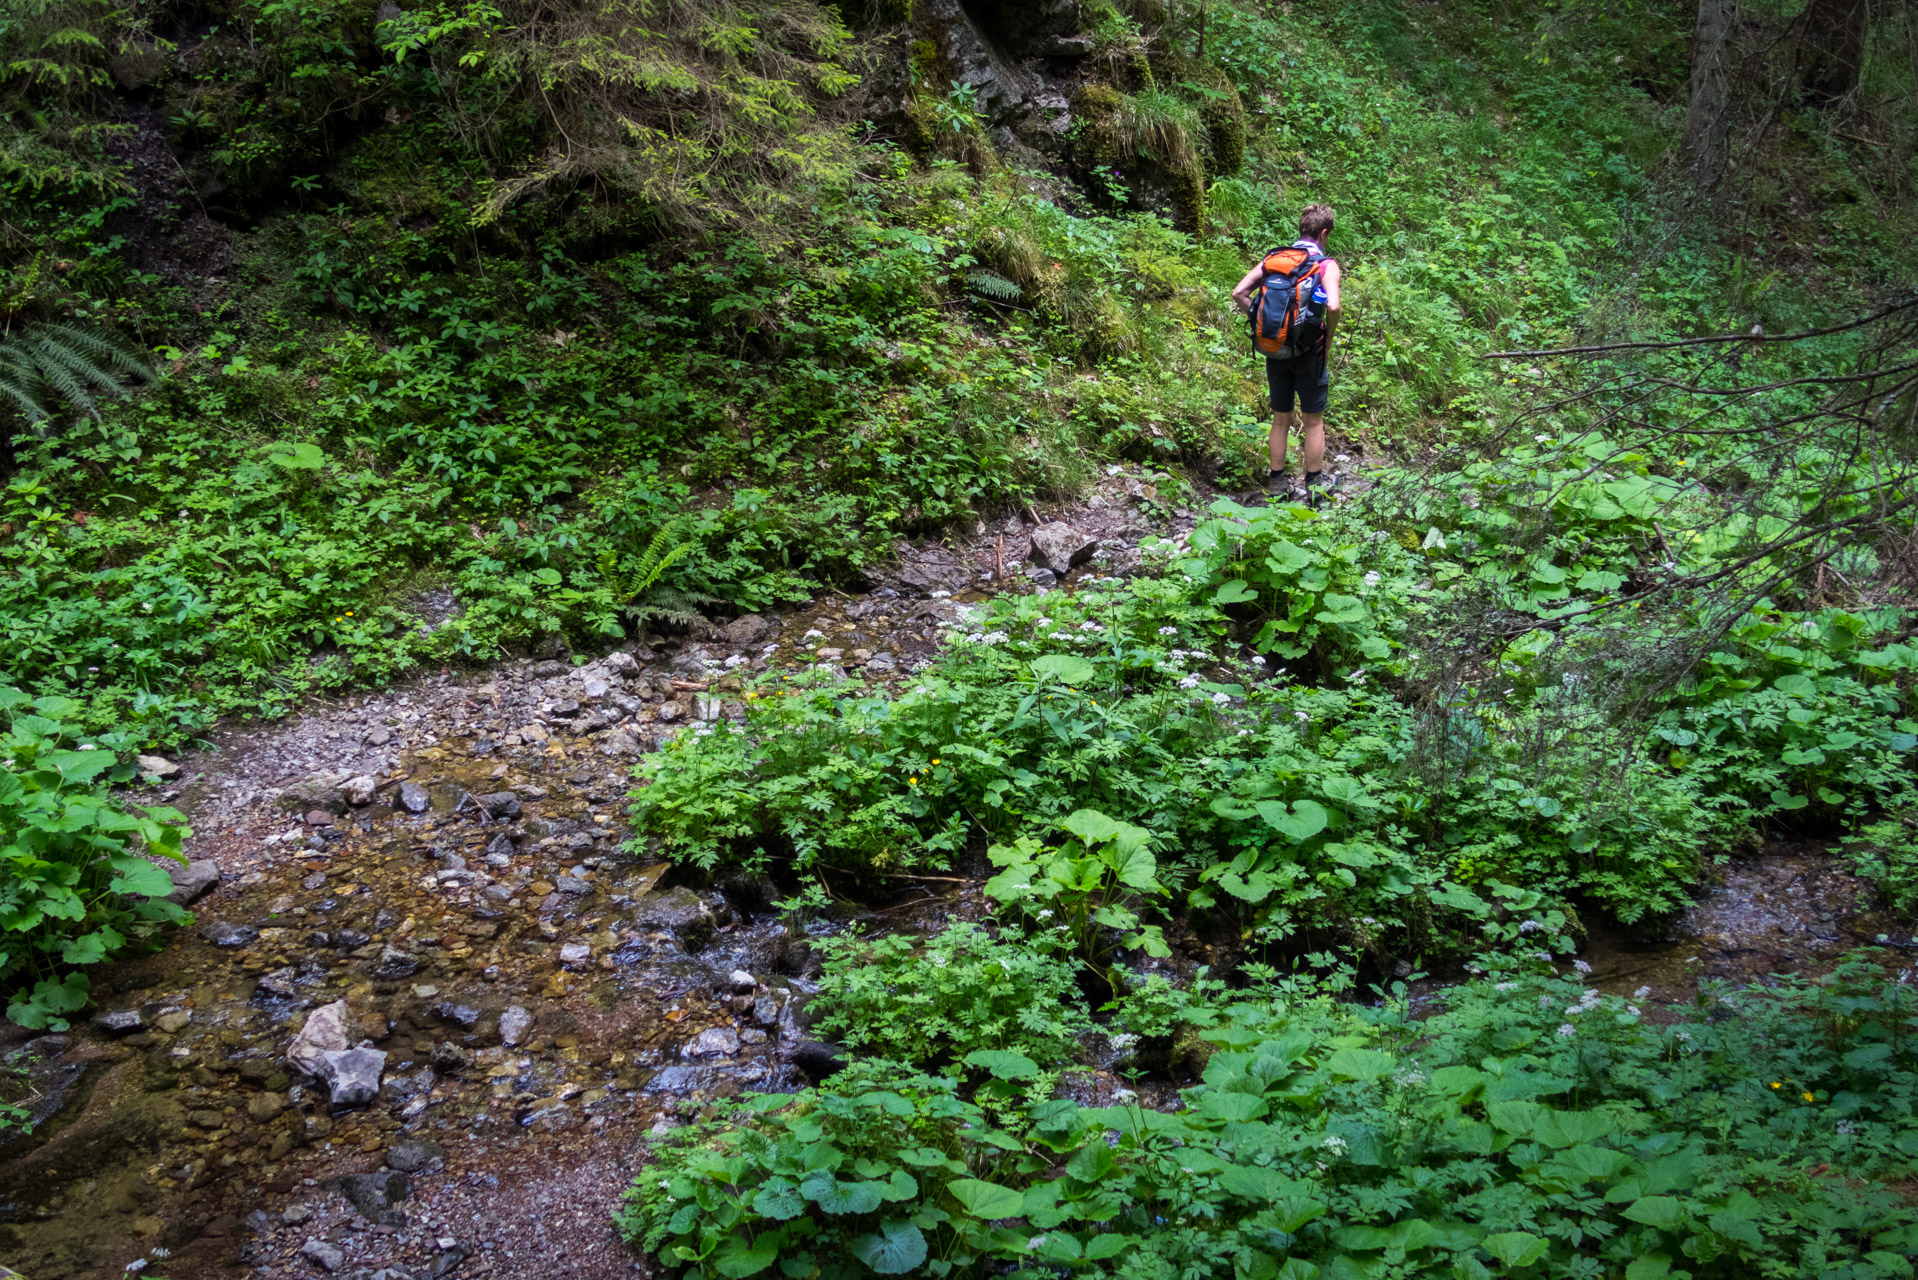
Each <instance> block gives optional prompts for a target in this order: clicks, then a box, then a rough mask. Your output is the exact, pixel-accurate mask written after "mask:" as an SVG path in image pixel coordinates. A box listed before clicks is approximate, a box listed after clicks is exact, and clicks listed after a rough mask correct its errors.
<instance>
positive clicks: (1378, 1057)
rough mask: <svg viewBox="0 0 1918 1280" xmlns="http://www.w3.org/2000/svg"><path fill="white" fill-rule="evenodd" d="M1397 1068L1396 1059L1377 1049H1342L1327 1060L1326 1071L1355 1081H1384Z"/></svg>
mask: <svg viewBox="0 0 1918 1280" xmlns="http://www.w3.org/2000/svg"><path fill="white" fill-rule="evenodd" d="M1397 1066H1398V1060H1397V1059H1396V1058H1394V1057H1393V1056H1392V1055H1391V1054H1389V1053H1380V1052H1379V1051H1378V1050H1377V1049H1340V1050H1339V1051H1338V1052H1337V1053H1335V1054H1333V1055H1332V1056H1331V1057H1330V1058H1327V1059H1326V1060H1325V1069H1326V1070H1328V1071H1330V1072H1331V1073H1332V1074H1333V1075H1337V1076H1346V1077H1348V1078H1350V1079H1353V1080H1382V1079H1384V1078H1385V1077H1386V1076H1389V1075H1391V1074H1392V1072H1393V1071H1394V1070H1395V1069H1396V1068H1397Z"/></svg>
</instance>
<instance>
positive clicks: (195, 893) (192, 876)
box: [166, 858, 220, 907]
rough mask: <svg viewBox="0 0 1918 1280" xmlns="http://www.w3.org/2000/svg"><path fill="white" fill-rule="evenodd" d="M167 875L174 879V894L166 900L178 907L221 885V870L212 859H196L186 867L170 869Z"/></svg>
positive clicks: (169, 895)
mask: <svg viewBox="0 0 1918 1280" xmlns="http://www.w3.org/2000/svg"><path fill="white" fill-rule="evenodd" d="M167 874H168V875H170V876H172V877H173V892H172V893H169V894H168V895H167V896H166V900H167V901H168V902H171V903H172V904H173V905H175V906H176V907H184V906H186V905H187V904H188V903H189V902H192V901H194V900H195V899H197V898H199V897H201V896H202V895H204V894H205V893H206V892H207V890H209V889H211V888H212V887H213V886H214V885H216V884H218V883H220V868H219V866H218V864H216V863H215V862H214V861H213V859H211V858H195V859H194V860H193V861H191V862H189V863H187V864H186V865H185V866H184V867H168V868H167Z"/></svg>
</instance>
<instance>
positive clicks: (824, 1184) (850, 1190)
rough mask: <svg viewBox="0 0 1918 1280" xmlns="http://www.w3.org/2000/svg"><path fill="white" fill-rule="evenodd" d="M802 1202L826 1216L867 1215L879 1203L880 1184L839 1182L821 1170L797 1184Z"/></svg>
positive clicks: (881, 1195)
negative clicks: (804, 1195)
mask: <svg viewBox="0 0 1918 1280" xmlns="http://www.w3.org/2000/svg"><path fill="white" fill-rule="evenodd" d="M799 1189H800V1190H801V1191H803V1192H805V1194H806V1198H807V1199H808V1200H811V1201H812V1202H813V1203H814V1204H816V1205H818V1206H819V1207H820V1209H821V1210H823V1211H824V1212H826V1213H871V1212H872V1211H873V1210H874V1209H877V1208H878V1207H879V1205H880V1202H881V1201H882V1200H883V1198H884V1195H883V1192H884V1189H885V1184H884V1183H883V1182H841V1181H840V1180H839V1179H837V1178H835V1177H833V1176H832V1175H831V1174H830V1173H827V1172H826V1171H825V1170H824V1169H821V1170H818V1171H816V1172H814V1173H809V1174H807V1175H806V1180H805V1181H804V1182H802V1183H800V1184H799Z"/></svg>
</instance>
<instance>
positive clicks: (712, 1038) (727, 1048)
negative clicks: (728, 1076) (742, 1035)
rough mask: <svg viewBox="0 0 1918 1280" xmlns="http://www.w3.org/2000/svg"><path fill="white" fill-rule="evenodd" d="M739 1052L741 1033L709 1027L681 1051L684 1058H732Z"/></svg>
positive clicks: (728, 1028)
mask: <svg viewBox="0 0 1918 1280" xmlns="http://www.w3.org/2000/svg"><path fill="white" fill-rule="evenodd" d="M738 1052H739V1033H738V1032H737V1031H734V1030H733V1029H732V1028H731V1027H708V1028H707V1029H706V1030H704V1031H702V1032H700V1033H699V1034H698V1035H696V1036H694V1037H693V1038H692V1039H691V1040H689V1041H688V1042H687V1043H686V1047H685V1048H684V1049H681V1050H680V1051H679V1056H680V1057H682V1058H730V1057H732V1056H733V1055H734V1054H736V1053H738Z"/></svg>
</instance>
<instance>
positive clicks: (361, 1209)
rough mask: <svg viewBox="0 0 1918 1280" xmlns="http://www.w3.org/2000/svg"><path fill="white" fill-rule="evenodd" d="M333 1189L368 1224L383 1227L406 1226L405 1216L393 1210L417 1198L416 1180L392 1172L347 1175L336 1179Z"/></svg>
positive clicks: (397, 1172)
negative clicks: (336, 1190) (398, 1205)
mask: <svg viewBox="0 0 1918 1280" xmlns="http://www.w3.org/2000/svg"><path fill="white" fill-rule="evenodd" d="M333 1185H334V1187H335V1188H337V1189H338V1190H339V1192H340V1194H341V1195H344V1196H345V1197H346V1200H347V1203H348V1204H350V1205H352V1206H353V1208H354V1210H355V1211H356V1212H358V1214H359V1215H360V1216H361V1217H362V1218H365V1219H366V1220H367V1221H368V1222H372V1223H377V1224H380V1225H383V1226H399V1225H402V1224H403V1223H405V1221H406V1218H405V1215H403V1214H400V1213H397V1212H395V1211H394V1208H393V1206H394V1205H396V1204H399V1203H400V1202H401V1201H402V1200H405V1199H407V1198H408V1197H410V1196H411V1195H412V1194H413V1183H412V1180H411V1179H410V1178H408V1177H407V1176H406V1174H405V1173H404V1172H401V1171H399V1170H390V1171H388V1172H385V1173H353V1174H347V1175H346V1176H344V1177H341V1178H336V1179H334V1181H333Z"/></svg>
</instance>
